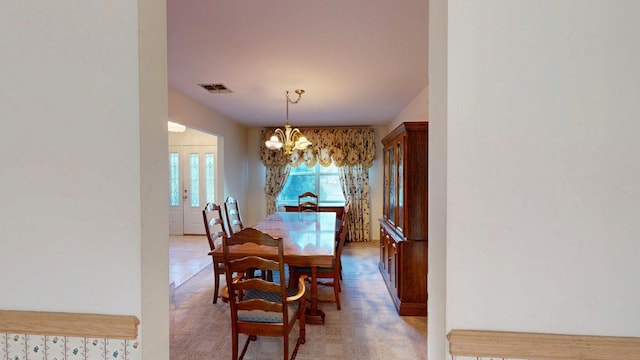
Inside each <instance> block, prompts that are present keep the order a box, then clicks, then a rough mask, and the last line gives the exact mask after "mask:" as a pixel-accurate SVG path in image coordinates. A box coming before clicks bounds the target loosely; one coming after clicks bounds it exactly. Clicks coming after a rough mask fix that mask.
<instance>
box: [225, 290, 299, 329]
mask: <svg viewBox="0 0 640 360" xmlns="http://www.w3.org/2000/svg"><path fill="white" fill-rule="evenodd" d="M297 293H298V289H289V288H287V296H293V295H295V294H297ZM251 299H263V300H267V301H271V302H275V303H278V304H281V303H282V301H280V293H275V292H266V291H261V290H249V291H247V292H246V293H245V294H244V297H243V300H251ZM297 311H298V302H297V301H294V302H290V303H287V315H288V316H289V322H291V321H292V320H293V319H294V318H295V316H296V312H297ZM238 320H240V321H246V322H265V323H281V322H282V313H280V312H271V311H262V310H251V311H249V310H239V311H238Z"/></svg>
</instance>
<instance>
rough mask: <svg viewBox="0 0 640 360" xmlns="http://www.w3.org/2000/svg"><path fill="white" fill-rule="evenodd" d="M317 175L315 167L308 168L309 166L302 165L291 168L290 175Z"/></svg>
mask: <svg viewBox="0 0 640 360" xmlns="http://www.w3.org/2000/svg"><path fill="white" fill-rule="evenodd" d="M316 166H317V165H316ZM315 173H316V168H315V167H307V165H304V164H302V165H300V166H297V167H294V168H291V174H290V175H296V174H315Z"/></svg>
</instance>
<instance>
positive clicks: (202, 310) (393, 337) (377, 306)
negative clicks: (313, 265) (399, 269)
mask: <svg viewBox="0 0 640 360" xmlns="http://www.w3.org/2000/svg"><path fill="white" fill-rule="evenodd" d="M170 240H171V255H170V256H171V272H172V275H171V276H172V280H173V281H174V282H175V287H172V289H173V290H172V292H171V336H170V340H171V344H170V349H171V359H172V360H187V359H189V360H204V359H207V360H210V359H229V358H231V337H230V323H229V321H230V315H229V311H228V305H227V304H225V303H223V302H220V301H219V302H218V303H217V304H212V303H211V301H212V294H213V289H212V288H213V271H212V268H211V265H210V264H211V260H210V258H209V257H208V255H206V254H207V252H208V245H207V243H206V240H205V239H204V237H202V241H203V242H204V250H203V251H202V252H200V250H198V247H199V246H200V245H199V244H197V240H196V239H180V238H179V237H176V238H174V237H171V239H170ZM191 243H193V244H191ZM182 245H184V246H182ZM174 255H175V256H174ZM180 259H181V260H180ZM378 259H379V243H378V242H377V241H372V242H367V243H349V244H348V245H347V246H345V248H344V252H343V274H344V276H343V278H344V280H343V282H342V285H343V289H342V293H341V294H340V300H341V303H342V310H340V311H338V310H336V308H335V304H320V307H321V309H323V311H324V312H325V313H326V320H325V324H324V325H307V326H306V332H307V336H306V339H307V342H306V343H305V344H304V345H301V346H300V349H299V351H298V355H297V359H301V360H303V359H314V360H319V359H367V360H375V359H384V360H388V359H406V360H413V359H418V360H423V359H426V353H427V350H426V342H427V319H426V317H409V316H405V317H401V316H399V315H398V313H397V311H396V309H395V307H394V305H393V302H392V301H391V298H390V296H389V293H388V291H387V288H386V287H385V285H384V282H383V280H382V277H381V276H380V273H379V271H378V268H377V265H378ZM181 262H184V263H187V265H184V266H183V265H181V264H179V263H181ZM197 264H202V265H203V267H202V268H201V269H200V270H198V269H197V268H198V267H199V266H200V265H197ZM179 269H182V270H179ZM181 271H184V273H181ZM174 272H175V273H174ZM221 283H222V284H223V285H224V279H221ZM320 289H321V291H322V292H321V294H320V295H321V296H327V297H328V296H333V295H332V294H333V293H332V290H331V289H330V288H324V287H321V288H320ZM297 333H298V330H297V326H296V328H294V329H293V330H292V339H291V340H290V347H289V348H290V351H292V349H293V346H294V343H295V339H296V337H297ZM294 335H295V336H294ZM245 339H246V338H245V337H244V335H240V343H241V344H244V340H245ZM279 358H282V339H281V338H268V337H259V338H258V340H257V341H256V342H252V343H251V345H249V349H248V351H247V354H246V356H245V359H279Z"/></svg>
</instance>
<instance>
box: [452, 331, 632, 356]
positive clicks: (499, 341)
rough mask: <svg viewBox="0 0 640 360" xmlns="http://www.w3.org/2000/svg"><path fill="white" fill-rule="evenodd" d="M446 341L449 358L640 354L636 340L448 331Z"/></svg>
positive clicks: (627, 338)
mask: <svg viewBox="0 0 640 360" xmlns="http://www.w3.org/2000/svg"><path fill="white" fill-rule="evenodd" d="M447 338H448V339H449V343H450V352H451V355H453V356H472V357H473V356H477V357H498V358H505V359H508V358H514V359H516V358H517V359H548V360H569V359H582V360H610V359H616V360H632V359H638V354H640V338H638V337H613V336H586V335H559V334H541V333H519V332H501V331H480V330H452V331H451V332H450V333H449V335H447Z"/></svg>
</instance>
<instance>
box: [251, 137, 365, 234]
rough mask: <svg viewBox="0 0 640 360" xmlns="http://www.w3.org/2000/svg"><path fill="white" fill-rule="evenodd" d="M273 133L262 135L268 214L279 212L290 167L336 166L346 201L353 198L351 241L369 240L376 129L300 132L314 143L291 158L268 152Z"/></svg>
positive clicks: (261, 146) (295, 152) (275, 152)
mask: <svg viewBox="0 0 640 360" xmlns="http://www.w3.org/2000/svg"><path fill="white" fill-rule="evenodd" d="M273 131H274V129H273V128H270V129H265V130H263V131H262V141H261V142H260V157H261V159H262V163H263V164H264V166H265V167H266V168H267V174H266V181H265V184H266V186H265V194H266V196H267V214H271V213H273V212H275V211H276V206H275V204H276V199H277V198H278V195H279V194H280V191H281V190H282V187H283V186H284V184H285V182H286V180H287V177H288V176H289V172H290V170H291V167H294V166H298V165H300V164H303V163H304V164H305V165H306V166H308V167H313V166H315V165H316V163H318V162H319V163H320V165H322V166H329V165H331V163H333V164H334V165H335V166H336V167H338V168H339V169H340V170H339V171H340V182H341V187H342V192H343V194H344V196H345V198H347V197H349V198H351V219H350V220H351V226H350V228H349V239H350V240H351V241H369V240H370V231H369V228H370V222H371V215H370V213H371V210H370V206H369V202H370V200H369V199H370V191H369V168H370V167H371V166H372V165H373V160H374V159H375V157H376V145H375V134H374V129H373V128H326V129H325V128H301V129H300V131H302V133H303V134H304V135H305V136H306V137H307V139H308V140H309V141H311V144H312V145H311V146H310V147H309V148H307V149H306V150H304V151H298V150H294V151H293V153H292V154H291V155H289V156H287V155H285V154H284V151H273V150H269V149H267V148H266V146H265V145H264V142H265V141H267V140H269V138H270V137H271V135H272V134H273Z"/></svg>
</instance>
